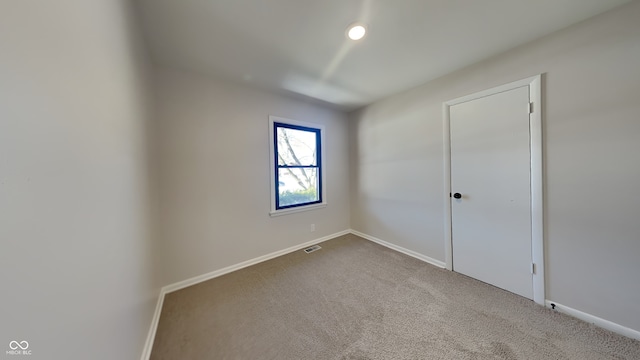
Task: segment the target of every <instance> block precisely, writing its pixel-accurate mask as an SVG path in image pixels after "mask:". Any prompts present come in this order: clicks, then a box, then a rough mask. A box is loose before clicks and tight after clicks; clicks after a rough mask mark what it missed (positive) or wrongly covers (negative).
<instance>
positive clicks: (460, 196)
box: [453, 193, 462, 199]
mask: <svg viewBox="0 0 640 360" xmlns="http://www.w3.org/2000/svg"><path fill="white" fill-rule="evenodd" d="M453 197H454V198H456V199H462V194H460V193H455V194H453Z"/></svg>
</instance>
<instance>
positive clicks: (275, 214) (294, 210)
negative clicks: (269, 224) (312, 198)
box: [269, 203, 327, 217]
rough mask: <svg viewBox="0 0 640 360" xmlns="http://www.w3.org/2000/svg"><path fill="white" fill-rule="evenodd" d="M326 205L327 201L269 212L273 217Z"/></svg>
mask: <svg viewBox="0 0 640 360" xmlns="http://www.w3.org/2000/svg"><path fill="white" fill-rule="evenodd" d="M325 207H327V203H321V204H313V205H308V206H301V207H295V208H290V209H283V210H272V211H270V212H269V216H271V217H274V216H282V215H288V214H293V213H298V212H303V211H309V210H316V209H321V208H325Z"/></svg>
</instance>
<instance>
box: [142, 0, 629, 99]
mask: <svg viewBox="0 0 640 360" xmlns="http://www.w3.org/2000/svg"><path fill="white" fill-rule="evenodd" d="M627 2H629V0H317V1H309V0H138V7H139V9H138V10H139V12H140V15H141V16H142V19H143V25H144V31H145V34H146V38H147V42H148V44H149V47H150V51H151V55H152V58H153V60H154V62H156V63H158V64H161V65H167V66H171V67H176V68H180V69H188V70H192V71H196V72H199V73H203V74H210V75H212V76H215V77H218V78H224V79H228V80H232V81H238V82H245V83H249V84H251V85H253V86H257V87H260V88H265V89H269V90H276V91H281V92H282V91H284V92H288V93H294V94H299V95H304V96H307V97H311V98H314V99H319V100H322V101H324V102H327V103H330V104H334V105H336V106H338V107H339V108H342V109H345V110H350V109H355V108H357V107H360V106H362V105H366V104H369V103H371V102H373V101H376V100H378V99H380V98H383V97H386V96H389V95H391V94H394V93H397V92H400V91H403V90H406V89H409V88H412V87H415V86H417V85H420V84H423V83H425V82H427V81H429V80H432V79H435V78H437V77H440V76H442V75H445V74H447V73H450V72H453V71H455V70H457V69H460V68H463V67H465V66H468V65H471V64H473V63H476V62H478V61H481V60H483V59H486V58H488V57H490V56H492V55H495V54H498V53H500V52H503V51H505V50H507V49H510V48H513V47H515V46H518V45H520V44H523V43H526V42H528V41H531V40H533V39H536V38H539V37H541V36H544V35H546V34H549V33H551V32H553V31H556V30H559V29H561V28H564V27H567V26H569V25H571V24H573V23H576V22H578V21H581V20H584V19H587V18H589V17H591V16H594V15H596V14H598V13H601V12H604V11H606V10H609V9H611V8H613V7H616V6H618V5H621V4H623V3H627ZM354 21H361V22H364V23H366V24H368V26H369V32H368V33H367V36H366V37H365V39H363V40H361V41H359V42H353V41H351V40H347V39H346V37H345V30H346V28H347V26H348V25H349V24H350V23H352V22H354Z"/></svg>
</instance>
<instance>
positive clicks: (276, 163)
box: [272, 121, 324, 211]
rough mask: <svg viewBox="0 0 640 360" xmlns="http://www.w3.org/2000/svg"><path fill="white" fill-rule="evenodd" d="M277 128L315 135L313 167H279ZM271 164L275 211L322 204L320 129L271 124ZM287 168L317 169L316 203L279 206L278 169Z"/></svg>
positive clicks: (276, 122) (277, 123) (280, 123)
mask: <svg viewBox="0 0 640 360" xmlns="http://www.w3.org/2000/svg"><path fill="white" fill-rule="evenodd" d="M279 128H286V129H293V130H300V131H307V132H312V133H315V135H316V164H315V165H280V164H279V161H278V129H279ZM272 131H273V156H274V159H273V163H274V167H275V169H274V170H275V171H274V176H275V181H274V186H275V210H276V211H278V210H286V209H293V208H299V207H304V206H310V205H316V204H322V203H323V197H324V194H323V193H324V184H323V181H322V180H323V177H322V172H323V167H322V145H323V144H322V129H321V128H316V127H310V126H301V125H294V124H289V123H284V122H280V121H274V122H273V129H272ZM287 168H303V169H317V174H316V179H317V181H318V188H317V191H318V200H316V201H310V202H305V203H300V204H292V205H284V206H280V189H279V187H280V171H279V170H280V169H287Z"/></svg>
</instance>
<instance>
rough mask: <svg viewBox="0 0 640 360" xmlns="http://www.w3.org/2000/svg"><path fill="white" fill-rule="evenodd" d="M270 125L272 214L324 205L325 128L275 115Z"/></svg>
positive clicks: (270, 118) (271, 117)
mask: <svg viewBox="0 0 640 360" xmlns="http://www.w3.org/2000/svg"><path fill="white" fill-rule="evenodd" d="M269 124H270V140H271V152H270V153H271V178H272V186H271V188H272V189H271V194H272V195H271V214H272V215H279V214H284V213H289V212H294V211H301V210H309V209H313V208H316V207H319V206H324V205H325V199H324V198H325V196H324V188H323V186H324V168H323V148H322V145H323V136H324V127H323V126H322V125H318V124H311V123H304V122H300V121H293V120H288V119H283V118H278V117H275V116H270V117H269Z"/></svg>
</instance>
